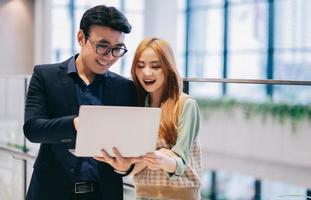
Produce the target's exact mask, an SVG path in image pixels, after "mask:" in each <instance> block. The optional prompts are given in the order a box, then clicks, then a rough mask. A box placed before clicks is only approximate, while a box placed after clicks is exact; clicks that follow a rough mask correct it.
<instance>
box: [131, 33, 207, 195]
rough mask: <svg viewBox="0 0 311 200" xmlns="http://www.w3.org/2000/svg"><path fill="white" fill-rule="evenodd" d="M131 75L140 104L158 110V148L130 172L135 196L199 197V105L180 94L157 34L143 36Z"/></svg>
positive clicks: (167, 49) (169, 57)
mask: <svg viewBox="0 0 311 200" xmlns="http://www.w3.org/2000/svg"><path fill="white" fill-rule="evenodd" d="M131 74H132V78H133V80H134V83H135V85H136V87H137V91H138V101H139V104H140V105H141V106H149V107H161V109H162V114H161V124H160V129H159V135H158V141H157V150H156V151H155V152H152V153H147V154H146V155H144V157H143V162H139V163H136V166H135V169H134V171H133V174H134V184H135V188H136V197H137V198H138V199H186V200H192V199H199V187H200V178H199V177H200V171H201V151H200V147H199V144H198V141H197V135H198V131H199V122H200V116H199V108H198V105H197V103H196V101H195V100H194V99H193V98H191V97H190V96H188V95H186V94H184V93H182V81H181V78H180V76H179V74H178V72H177V70H176V65H175V60H174V55H173V51H172V49H171V47H170V46H169V44H168V43H167V42H166V41H164V40H161V39H158V38H147V39H145V40H143V41H142V42H141V43H140V44H139V46H138V47H137V49H136V52H135V55H134V60H133V63H132V68H131Z"/></svg>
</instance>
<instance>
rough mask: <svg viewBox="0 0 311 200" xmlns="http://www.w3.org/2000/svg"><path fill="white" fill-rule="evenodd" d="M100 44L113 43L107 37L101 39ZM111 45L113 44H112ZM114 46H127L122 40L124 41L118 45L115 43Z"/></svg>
mask: <svg viewBox="0 0 311 200" xmlns="http://www.w3.org/2000/svg"><path fill="white" fill-rule="evenodd" d="M98 44H109V45H111V44H110V42H108V41H107V40H105V39H101V40H99V41H98ZM111 46H112V45H111ZM114 46H118V47H125V44H124V43H123V42H122V43H119V44H116V45H114Z"/></svg>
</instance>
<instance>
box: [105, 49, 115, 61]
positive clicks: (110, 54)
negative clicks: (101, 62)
mask: <svg viewBox="0 0 311 200" xmlns="http://www.w3.org/2000/svg"><path fill="white" fill-rule="evenodd" d="M103 57H104V58H105V59H106V60H113V59H115V57H114V56H113V55H112V51H111V50H110V51H109V52H108V53H107V54H106V55H103Z"/></svg>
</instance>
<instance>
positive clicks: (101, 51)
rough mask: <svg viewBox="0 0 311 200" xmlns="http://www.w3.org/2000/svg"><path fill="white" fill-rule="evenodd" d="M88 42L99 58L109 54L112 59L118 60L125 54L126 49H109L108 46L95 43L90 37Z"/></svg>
mask: <svg viewBox="0 0 311 200" xmlns="http://www.w3.org/2000/svg"><path fill="white" fill-rule="evenodd" d="M88 40H89V41H90V42H91V43H92V44H93V45H94V46H95V49H96V53H97V54H98V55H101V56H106V55H108V54H109V53H110V52H111V54H112V56H113V57H116V58H120V57H122V56H123V55H124V54H125V53H126V52H127V49H126V47H111V46H110V45H109V44H105V43H96V42H94V41H93V40H92V39H91V38H90V37H88Z"/></svg>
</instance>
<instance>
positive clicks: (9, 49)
mask: <svg viewBox="0 0 311 200" xmlns="http://www.w3.org/2000/svg"><path fill="white" fill-rule="evenodd" d="M33 10H34V1H33V0H27V1H26V0H2V1H0V24H1V28H0V36H1V43H0V44H1V50H0V75H12V74H30V73H31V72H32V69H33V65H34V15H33V13H34V12H33Z"/></svg>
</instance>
